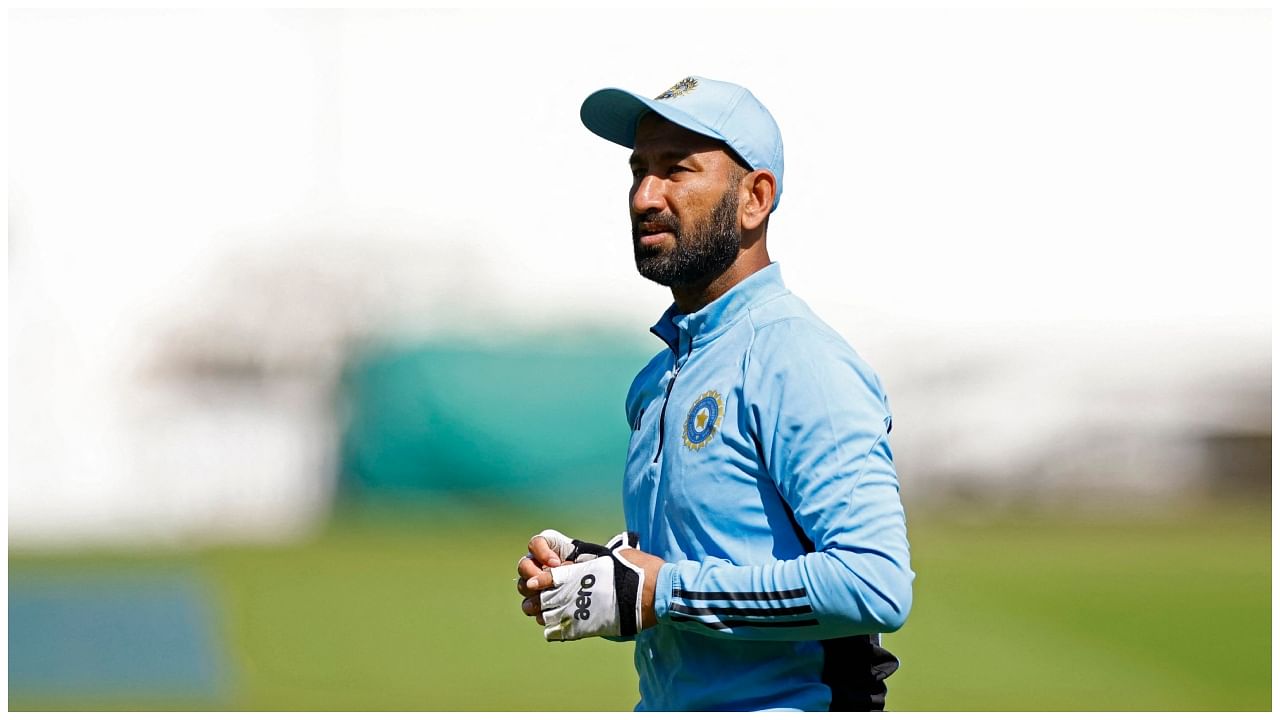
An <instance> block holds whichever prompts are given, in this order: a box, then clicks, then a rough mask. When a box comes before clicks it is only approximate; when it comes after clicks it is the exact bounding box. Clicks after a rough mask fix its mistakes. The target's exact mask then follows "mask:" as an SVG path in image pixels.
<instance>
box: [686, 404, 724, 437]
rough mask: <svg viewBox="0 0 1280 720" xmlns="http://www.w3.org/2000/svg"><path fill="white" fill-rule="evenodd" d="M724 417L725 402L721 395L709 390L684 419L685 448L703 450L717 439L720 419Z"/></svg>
mask: <svg viewBox="0 0 1280 720" xmlns="http://www.w3.org/2000/svg"><path fill="white" fill-rule="evenodd" d="M723 416H724V400H723V399H721V397H720V393H718V392H716V391H715V390H708V391H706V392H704V393H702V395H701V396H700V397H699V398H698V399H697V400H695V401H694V403H693V407H691V408H689V415H688V417H686V418H685V419H684V446H685V447H687V448H689V449H690V450H701V449H702V448H704V447H706V445H707V443H709V442H711V438H713V437H715V434H716V429H717V428H719V427H720V418H721V417H723Z"/></svg>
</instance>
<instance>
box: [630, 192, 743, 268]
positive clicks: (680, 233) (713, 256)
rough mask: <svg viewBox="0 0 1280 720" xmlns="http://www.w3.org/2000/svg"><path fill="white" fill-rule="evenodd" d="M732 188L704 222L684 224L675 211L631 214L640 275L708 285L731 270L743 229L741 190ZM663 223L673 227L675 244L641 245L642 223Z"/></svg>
mask: <svg viewBox="0 0 1280 720" xmlns="http://www.w3.org/2000/svg"><path fill="white" fill-rule="evenodd" d="M736 190H737V188H730V189H729V190H727V191H725V194H724V195H723V196H721V198H720V201H719V202H717V203H716V206H715V207H714V208H712V209H711V214H710V216H709V217H708V218H707V219H706V220H705V221H704V222H702V223H700V224H697V225H692V226H691V227H687V228H686V227H682V224H681V222H680V219H679V218H677V217H676V216H675V215H672V214H671V213H659V212H656V211H652V212H649V213H646V214H645V215H641V216H638V217H637V216H634V215H633V216H632V217H631V243H632V245H631V246H632V248H633V249H634V250H635V255H636V269H637V270H639V271H640V275H642V276H643V277H645V278H646V279H649V280H652V281H653V282H656V283H658V284H659V285H665V286H667V287H688V286H698V285H705V284H706V283H708V282H710V281H711V280H714V279H715V278H717V277H719V276H720V275H721V274H723V273H724V271H725V270H728V269H729V266H731V265H733V262H734V261H735V260H737V259H738V247H739V246H740V245H741V244H742V231H741V230H740V229H739V228H738V193H737V192H736ZM645 222H652V223H661V224H662V225H665V226H666V227H668V228H670V230H671V234H672V235H673V236H674V237H675V247H674V248H671V249H666V248H661V247H645V246H643V245H641V244H640V235H641V232H640V224H641V223H645Z"/></svg>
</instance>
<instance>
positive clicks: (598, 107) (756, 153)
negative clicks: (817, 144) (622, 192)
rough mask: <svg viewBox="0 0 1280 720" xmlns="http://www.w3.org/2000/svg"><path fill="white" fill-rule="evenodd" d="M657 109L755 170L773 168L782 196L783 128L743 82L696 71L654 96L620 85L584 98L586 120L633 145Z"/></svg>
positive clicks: (612, 139)
mask: <svg viewBox="0 0 1280 720" xmlns="http://www.w3.org/2000/svg"><path fill="white" fill-rule="evenodd" d="M650 111H653V112H656V113H658V114H659V115H661V116H662V117H664V118H666V119H667V120H670V121H671V122H673V123H675V124H677V125H679V126H681V127H683V128H686V129H688V130H692V131H693V132H696V133H698V134H699V135H706V136H707V137H711V138H715V139H716V140H720V141H722V142H724V143H725V144H726V145H728V146H729V147H730V148H733V151H734V152H736V153H737V154H738V155H739V157H741V158H742V159H743V160H744V161H746V163H747V165H748V166H750V167H751V169H752V170H768V171H770V172H772V173H773V176H774V177H775V178H777V180H778V188H777V193H776V194H775V195H774V197H773V208H772V209H774V210H776V209H777V208H778V201H780V200H781V199H782V133H781V132H780V131H779V130H778V124H777V123H776V122H774V121H773V116H772V115H770V114H769V111H768V110H767V109H765V106H764V105H762V104H760V101H759V100H757V99H756V97H755V96H754V95H752V94H751V91H750V90H748V89H746V88H744V87H742V86H741V85H734V84H733V83H730V82H724V81H721V80H709V79H707V78H704V77H698V76H697V75H691V76H689V77H687V78H685V79H683V80H681V81H680V82H678V83H676V84H675V85H672V86H671V87H670V89H668V90H667V91H666V92H664V93H662V94H661V95H659V96H658V97H656V98H654V99H652V100H649V99H648V98H644V97H641V96H639V95H637V94H635V93H633V92H628V91H626V90H619V89H618V88H605V89H604V90H597V91H595V92H593V93H591V94H590V95H588V96H587V99H586V100H584V101H582V111H581V113H580V114H581V116H582V124H583V125H586V126H587V129H588V130H590V131H591V132H593V133H595V134H597V135H599V136H600V137H602V138H604V139H605V140H609V141H610V142H615V143H618V144H619V145H622V146H624V147H629V148H633V147H635V144H636V126H637V125H639V124H640V118H641V117H643V116H644V114H645V113H647V112H650Z"/></svg>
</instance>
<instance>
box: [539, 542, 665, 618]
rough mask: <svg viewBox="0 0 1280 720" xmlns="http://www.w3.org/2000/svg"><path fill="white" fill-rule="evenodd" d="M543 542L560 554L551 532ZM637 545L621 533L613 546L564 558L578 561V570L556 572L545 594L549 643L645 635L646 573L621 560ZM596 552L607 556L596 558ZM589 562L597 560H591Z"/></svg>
mask: <svg viewBox="0 0 1280 720" xmlns="http://www.w3.org/2000/svg"><path fill="white" fill-rule="evenodd" d="M551 532H555V531H551ZM557 534H559V533H557ZM542 536H543V537H545V538H547V542H548V543H549V544H551V545H552V548H553V549H555V550H556V553H557V554H559V553H560V549H559V548H556V547H555V542H556V539H553V538H551V537H548V536H547V534H546V533H545V532H544V533H542ZM561 537H563V536H561ZM565 539H566V540H568V538H565ZM635 540H636V538H635V534H634V533H621V534H619V535H618V536H616V537H614V538H613V540H610V541H609V545H608V546H599V545H594V546H592V545H591V544H590V543H585V544H583V546H580V547H578V548H577V555H573V554H572V553H566V554H565V555H562V557H563V558H564V559H566V560H568V559H570V557H572V558H573V564H572V565H561V566H560V567H556V568H552V569H551V578H552V584H551V587H550V588H548V589H546V590H543V591H542V593H541V601H542V619H543V621H544V622H546V627H545V628H544V629H543V632H542V635H543V637H545V638H546V639H547V640H548V641H551V640H561V641H564V640H579V639H581V638H585V637H595V636H603V637H617V638H629V637H634V636H635V634H636V633H637V632H639V629H640V627H641V617H640V612H641V608H640V589H641V588H643V587H644V569H643V568H641V567H639V566H638V565H633V564H632V563H630V562H628V561H627V560H626V559H624V558H623V557H622V554H621V551H622V550H624V549H626V548H630V547H634V545H635ZM571 542H574V541H571ZM596 549H598V550H603V551H604V552H599V553H593V552H592V551H593V550H596ZM588 556H593V557H592V558H591V559H586V558H587V557H588Z"/></svg>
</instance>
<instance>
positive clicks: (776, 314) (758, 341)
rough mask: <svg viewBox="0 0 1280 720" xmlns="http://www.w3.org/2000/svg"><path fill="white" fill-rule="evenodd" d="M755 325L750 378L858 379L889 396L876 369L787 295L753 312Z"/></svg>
mask: <svg viewBox="0 0 1280 720" xmlns="http://www.w3.org/2000/svg"><path fill="white" fill-rule="evenodd" d="M751 322H752V341H751V345H750V348H749V349H748V357H747V363H748V374H749V375H752V376H755V377H757V378H762V379H764V378H775V379H776V378H778V377H779V376H784V377H788V378H790V379H794V380H798V381H801V382H804V381H805V380H806V379H812V380H814V381H821V380H827V381H830V380H833V379H836V378H847V379H850V380H851V379H853V378H855V377H856V378H857V379H858V380H859V381H860V382H861V384H864V385H866V386H867V387H868V388H869V389H873V390H874V391H875V393H876V394H877V395H881V394H883V393H882V391H881V383H880V377H879V376H878V375H877V374H876V372H875V371H874V370H873V369H872V368H871V366H870V365H869V364H867V362H866V361H865V360H863V359H862V357H861V356H860V355H858V353H857V351H855V350H854V349H853V347H852V346H851V345H850V344H849V343H848V341H847V340H845V338H844V337H843V336H841V335H840V333H838V332H836V330H835V329H834V328H832V327H831V326H830V325H828V324H827V323H825V322H823V321H822V319H821V318H819V317H818V316H817V315H816V314H815V313H814V312H813V310H811V309H810V308H809V306H808V305H806V304H805V303H804V301H802V300H800V299H799V298H797V297H796V296H794V295H785V296H782V297H780V298H778V299H776V300H774V301H772V302H769V303H766V304H764V305H762V306H760V307H758V308H752V310H751Z"/></svg>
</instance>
